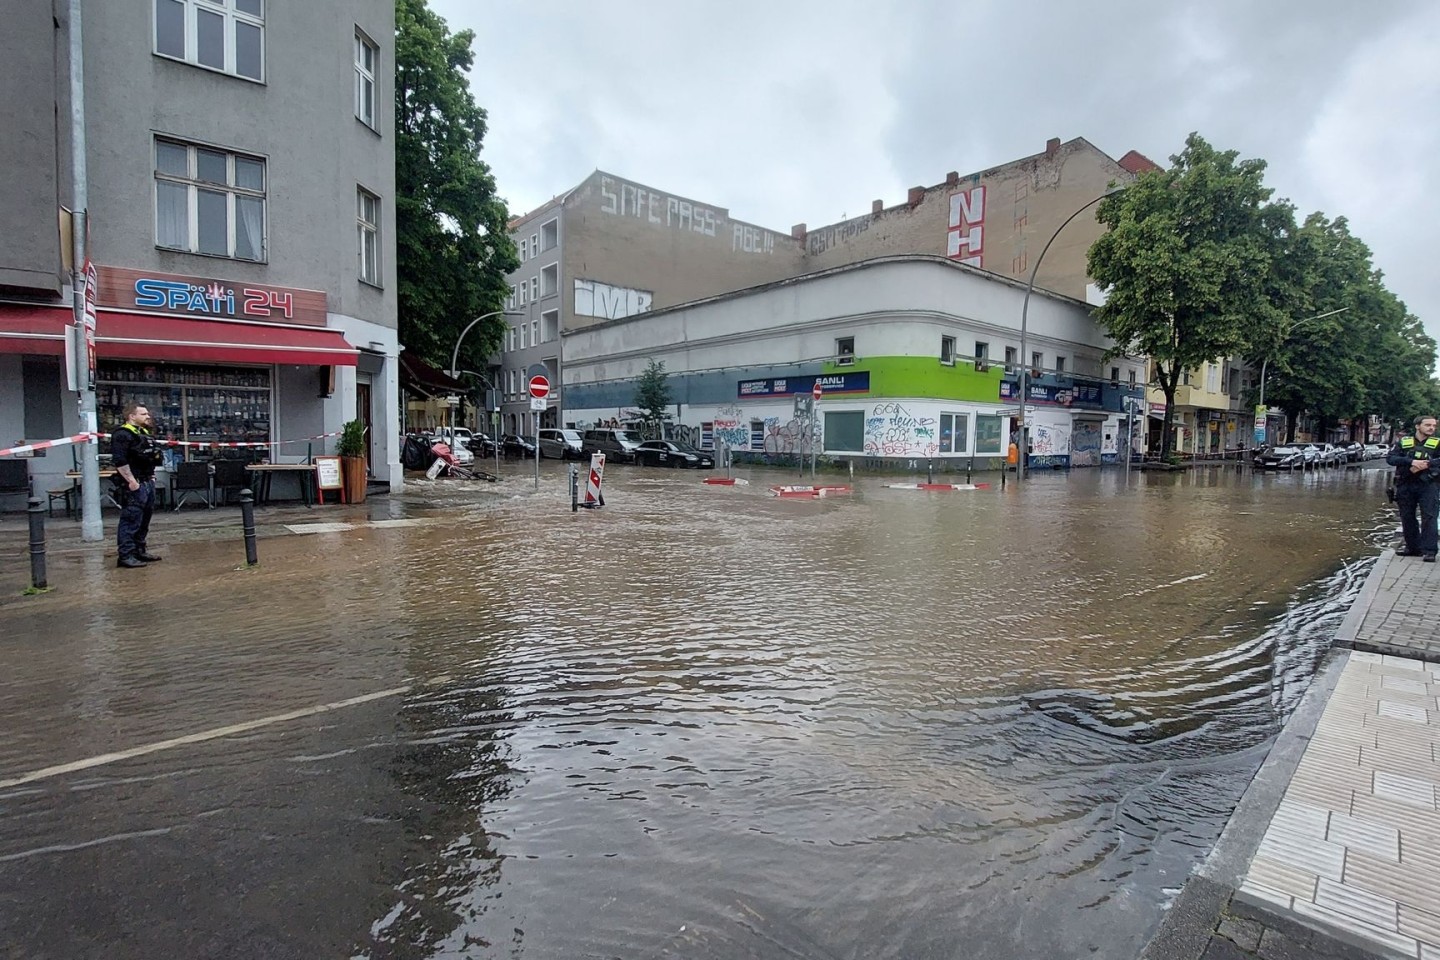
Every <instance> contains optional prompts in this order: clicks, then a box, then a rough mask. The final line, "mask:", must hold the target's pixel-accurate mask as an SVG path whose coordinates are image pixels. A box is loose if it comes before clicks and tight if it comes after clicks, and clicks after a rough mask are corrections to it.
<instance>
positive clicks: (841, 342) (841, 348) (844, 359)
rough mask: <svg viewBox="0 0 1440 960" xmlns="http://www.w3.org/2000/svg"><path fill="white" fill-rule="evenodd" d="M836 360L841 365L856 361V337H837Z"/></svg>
mask: <svg viewBox="0 0 1440 960" xmlns="http://www.w3.org/2000/svg"><path fill="white" fill-rule="evenodd" d="M835 362H836V363H837V364H839V365H841V366H844V365H846V364H851V363H854V362H855V338H854V337H837V338H836V340H835Z"/></svg>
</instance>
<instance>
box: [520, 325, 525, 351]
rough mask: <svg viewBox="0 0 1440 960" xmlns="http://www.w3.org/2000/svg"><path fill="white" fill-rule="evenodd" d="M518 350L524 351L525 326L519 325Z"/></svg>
mask: <svg viewBox="0 0 1440 960" xmlns="http://www.w3.org/2000/svg"><path fill="white" fill-rule="evenodd" d="M520 349H521V350H524V349H525V324H523V323H522V324H520Z"/></svg>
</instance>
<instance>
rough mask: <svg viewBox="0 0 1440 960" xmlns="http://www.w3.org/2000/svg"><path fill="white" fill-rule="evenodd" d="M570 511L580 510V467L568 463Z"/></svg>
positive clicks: (576, 511)
mask: <svg viewBox="0 0 1440 960" xmlns="http://www.w3.org/2000/svg"><path fill="white" fill-rule="evenodd" d="M570 512H571V513H579V512H580V468H579V467H577V466H575V464H573V463H572V464H570Z"/></svg>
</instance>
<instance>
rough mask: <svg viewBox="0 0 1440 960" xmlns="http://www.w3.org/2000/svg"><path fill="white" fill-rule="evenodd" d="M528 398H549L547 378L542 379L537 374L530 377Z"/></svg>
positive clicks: (548, 381)
mask: <svg viewBox="0 0 1440 960" xmlns="http://www.w3.org/2000/svg"><path fill="white" fill-rule="evenodd" d="M530 396H532V397H534V398H535V399H536V400H544V399H545V398H546V397H548V396H550V380H549V378H548V377H542V376H540V375H539V374H536V375H535V376H533V377H531V378H530Z"/></svg>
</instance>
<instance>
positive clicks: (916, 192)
mask: <svg viewBox="0 0 1440 960" xmlns="http://www.w3.org/2000/svg"><path fill="white" fill-rule="evenodd" d="M924 199H925V188H924V187H911V188H910V194H909V196H907V197H906V198H905V202H906V203H908V204H910V206H912V207H918V206H919V205H920V201H921V200H924Z"/></svg>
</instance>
